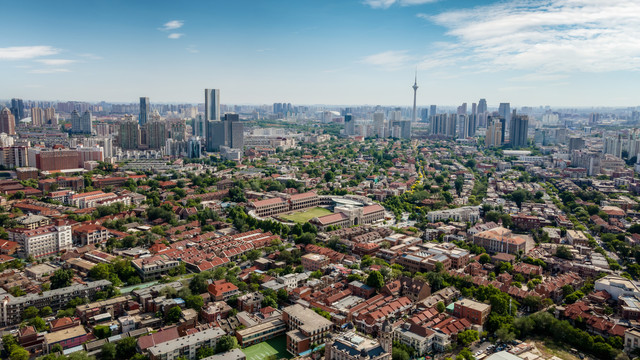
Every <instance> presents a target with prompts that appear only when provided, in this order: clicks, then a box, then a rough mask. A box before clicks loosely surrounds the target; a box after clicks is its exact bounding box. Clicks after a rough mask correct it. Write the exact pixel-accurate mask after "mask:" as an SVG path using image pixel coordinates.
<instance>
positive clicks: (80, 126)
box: [71, 110, 93, 134]
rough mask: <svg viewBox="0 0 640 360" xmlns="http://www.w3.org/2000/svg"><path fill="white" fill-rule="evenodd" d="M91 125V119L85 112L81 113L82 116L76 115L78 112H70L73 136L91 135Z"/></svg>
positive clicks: (87, 112) (88, 113) (89, 114)
mask: <svg viewBox="0 0 640 360" xmlns="http://www.w3.org/2000/svg"><path fill="white" fill-rule="evenodd" d="M92 125H93V117H92V116H91V113H90V112H89V111H88V110H87V111H85V112H84V113H82V116H80V114H79V113H78V110H73V111H72V112H71V132H72V133H74V134H91V126H92Z"/></svg>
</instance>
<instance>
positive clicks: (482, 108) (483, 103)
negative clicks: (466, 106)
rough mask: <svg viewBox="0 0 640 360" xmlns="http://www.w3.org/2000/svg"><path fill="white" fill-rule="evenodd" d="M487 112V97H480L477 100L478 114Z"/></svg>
mask: <svg viewBox="0 0 640 360" xmlns="http://www.w3.org/2000/svg"><path fill="white" fill-rule="evenodd" d="M486 112H487V99H480V101H478V114H484V113H486Z"/></svg>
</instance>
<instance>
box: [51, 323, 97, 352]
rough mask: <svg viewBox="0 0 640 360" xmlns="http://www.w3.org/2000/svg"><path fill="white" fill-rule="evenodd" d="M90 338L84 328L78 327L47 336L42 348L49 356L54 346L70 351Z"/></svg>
mask: <svg viewBox="0 0 640 360" xmlns="http://www.w3.org/2000/svg"><path fill="white" fill-rule="evenodd" d="M88 336H89V334H88V333H87V331H86V330H85V329H84V326H82V325H78V326H75V327H72V328H67V329H64V330H60V331H55V332H51V333H48V334H45V336H44V342H43V343H42V347H43V350H44V352H45V354H49V353H50V352H51V349H52V348H53V346H54V345H56V344H59V345H60V346H62V349H63V350H64V349H69V348H72V347H76V346H80V345H82V344H83V343H84V342H85V341H87V340H88Z"/></svg>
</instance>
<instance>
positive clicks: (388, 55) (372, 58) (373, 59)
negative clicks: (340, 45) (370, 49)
mask: <svg viewBox="0 0 640 360" xmlns="http://www.w3.org/2000/svg"><path fill="white" fill-rule="evenodd" d="M414 61H415V58H414V57H413V56H411V55H409V54H408V53H407V51H406V50H400V51H394V50H390V51H385V52H381V53H377V54H373V55H369V56H365V57H364V58H362V59H361V60H360V62H361V63H364V64H369V65H373V66H377V67H379V68H382V69H383V70H388V71H393V70H399V69H402V68H404V67H407V66H409V65H410V64H411V63H412V62H414Z"/></svg>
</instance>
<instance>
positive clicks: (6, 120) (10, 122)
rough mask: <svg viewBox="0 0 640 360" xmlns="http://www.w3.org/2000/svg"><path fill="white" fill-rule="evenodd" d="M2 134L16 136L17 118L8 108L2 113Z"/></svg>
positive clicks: (0, 114) (0, 118)
mask: <svg viewBox="0 0 640 360" xmlns="http://www.w3.org/2000/svg"><path fill="white" fill-rule="evenodd" d="M0 133H5V134H7V135H15V134H16V118H15V116H14V115H13V114H12V113H11V111H10V110H9V109H8V108H6V107H5V108H3V109H2V111H0Z"/></svg>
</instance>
